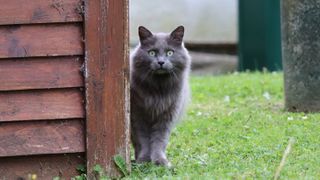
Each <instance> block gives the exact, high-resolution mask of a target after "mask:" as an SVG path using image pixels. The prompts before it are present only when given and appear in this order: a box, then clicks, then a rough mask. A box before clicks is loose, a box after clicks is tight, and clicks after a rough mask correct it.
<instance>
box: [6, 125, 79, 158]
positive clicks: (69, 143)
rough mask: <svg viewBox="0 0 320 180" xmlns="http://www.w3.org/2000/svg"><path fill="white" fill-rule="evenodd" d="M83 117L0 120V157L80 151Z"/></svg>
mask: <svg viewBox="0 0 320 180" xmlns="http://www.w3.org/2000/svg"><path fill="white" fill-rule="evenodd" d="M83 121H84V120H80V119H78V120H55V121H29V122H10V123H1V125H0V157H6V156H22V155H23V156H24V155H35V154H61V153H74V152H84V151H85V144H84V139H85V137H84V126H83V124H84V122H83Z"/></svg>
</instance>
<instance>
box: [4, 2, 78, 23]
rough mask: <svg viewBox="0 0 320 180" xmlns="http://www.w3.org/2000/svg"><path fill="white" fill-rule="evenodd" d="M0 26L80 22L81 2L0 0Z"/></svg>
mask: <svg viewBox="0 0 320 180" xmlns="http://www.w3.org/2000/svg"><path fill="white" fill-rule="evenodd" d="M0 4H1V6H0V25H4V24H30V23H54V22H79V21H82V10H81V9H82V2H81V0H47V1H45V0H32V1H26V0H10V1H8V0H0Z"/></svg>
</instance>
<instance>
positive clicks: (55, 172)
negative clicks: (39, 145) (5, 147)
mask: <svg viewBox="0 0 320 180" xmlns="http://www.w3.org/2000/svg"><path fill="white" fill-rule="evenodd" d="M84 163H85V158H84V154H83V153H74V154H58V155H41V156H20V157H5V158H0V179H8V180H9V179H10V180H11V179H14V180H18V179H29V178H28V175H29V174H36V175H37V179H39V180H49V179H50V180H52V178H53V177H56V176H60V177H62V178H63V179H70V178H71V177H74V176H76V175H78V172H77V170H76V168H77V166H78V165H79V164H84Z"/></svg>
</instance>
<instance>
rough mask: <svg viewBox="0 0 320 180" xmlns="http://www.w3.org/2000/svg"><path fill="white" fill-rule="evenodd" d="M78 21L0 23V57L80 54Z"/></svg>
mask: <svg viewBox="0 0 320 180" xmlns="http://www.w3.org/2000/svg"><path fill="white" fill-rule="evenodd" d="M81 31H82V26H81V24H51V25H25V26H24V25H14V26H0V58H15V57H38V56H64V55H65V56H67V55H82V54H83V42H82V39H83V36H82V32H81Z"/></svg>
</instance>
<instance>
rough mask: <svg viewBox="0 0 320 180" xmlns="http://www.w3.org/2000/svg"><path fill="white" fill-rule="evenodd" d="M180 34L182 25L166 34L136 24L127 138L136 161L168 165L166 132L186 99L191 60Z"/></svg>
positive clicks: (182, 108)
mask: <svg viewBox="0 0 320 180" xmlns="http://www.w3.org/2000/svg"><path fill="white" fill-rule="evenodd" d="M183 36H184V27H183V26H179V27H178V28H176V29H175V30H174V31H173V32H171V33H170V34H165V33H156V34H152V32H150V31H149V30H148V29H146V28H145V27H139V37H140V44H139V45H138V46H137V47H136V49H135V50H134V51H133V52H132V54H131V58H130V66H131V73H130V78H131V140H132V143H133V146H134V149H135V159H136V162H138V163H142V162H150V161H152V162H153V163H155V164H157V165H165V166H168V165H169V161H168V160H167V157H166V153H165V151H166V147H167V144H168V141H169V136H170V132H171V129H172V126H173V124H174V122H176V121H177V120H178V119H179V118H180V117H181V115H182V114H183V112H184V108H185V105H186V103H187V101H188V99H189V85H188V76H189V71H190V61H191V59H190V56H189V54H188V51H187V50H186V48H185V47H184V44H183ZM169 51H170V52H169Z"/></svg>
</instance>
